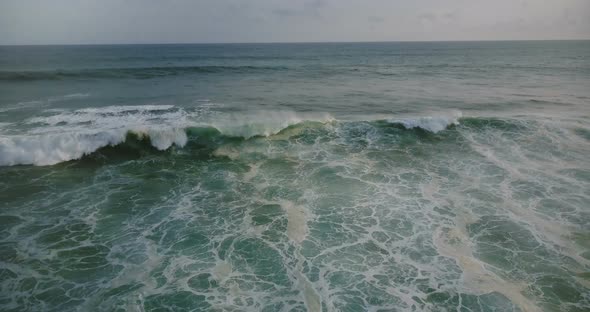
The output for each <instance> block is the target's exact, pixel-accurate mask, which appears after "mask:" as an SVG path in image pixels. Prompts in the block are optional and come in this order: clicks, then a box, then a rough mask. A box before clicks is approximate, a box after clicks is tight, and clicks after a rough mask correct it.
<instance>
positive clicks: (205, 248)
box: [0, 41, 590, 312]
mask: <svg viewBox="0 0 590 312" xmlns="http://www.w3.org/2000/svg"><path fill="white" fill-rule="evenodd" d="M0 310H2V311H461V312H467V311H470V312H473V311H522V312H536V311H567V312H574V311H580V312H582V311H589V310H590V41H507V42H391V43H298V44H195V45H180V44H179V45H97V46H2V47H0Z"/></svg>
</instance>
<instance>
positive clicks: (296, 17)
mask: <svg viewBox="0 0 590 312" xmlns="http://www.w3.org/2000/svg"><path fill="white" fill-rule="evenodd" d="M589 38H590V0H0V44H92V43H184V42H287V41H296V42H302V41H303V42H310V41H406V40H410V41H413V40H419V41H422V40H498V39H589Z"/></svg>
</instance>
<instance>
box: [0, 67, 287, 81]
mask: <svg viewBox="0 0 590 312" xmlns="http://www.w3.org/2000/svg"><path fill="white" fill-rule="evenodd" d="M285 69H287V67H284V66H213V65H212V66H206V65H205V66H161V67H120V68H97V69H78V70H51V71H0V81H35V80H65V79H124V78H132V79H149V78H157V77H165V76H175V75H183V74H191V73H252V72H268V71H279V70H285Z"/></svg>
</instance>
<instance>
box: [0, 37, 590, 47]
mask: <svg viewBox="0 0 590 312" xmlns="http://www.w3.org/2000/svg"><path fill="white" fill-rule="evenodd" d="M530 41H590V38H583V39H582V38H577V39H569V38H568V39H561V38H560V39H478V40H471V39H467V40H376V41H369V40H367V41H258V42H246V41H244V42H144V43H142V42H130V43H27V44H0V47H24V46H103V45H232V44H322V43H324V44H326V43H335V44H338V43H439V42H440V43H444V42H530Z"/></svg>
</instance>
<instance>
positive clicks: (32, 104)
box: [0, 93, 90, 112]
mask: <svg viewBox="0 0 590 312" xmlns="http://www.w3.org/2000/svg"><path fill="white" fill-rule="evenodd" d="M89 96H90V94H89V93H72V94H66V95H60V96H52V97H48V98H45V99H39V100H30V101H23V102H18V103H16V104H12V105H8V106H5V107H1V108H0V112H8V111H12V110H19V109H28V108H37V107H42V106H46V105H49V104H52V103H56V102H64V101H69V100H74V99H82V98H87V97H89Z"/></svg>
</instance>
